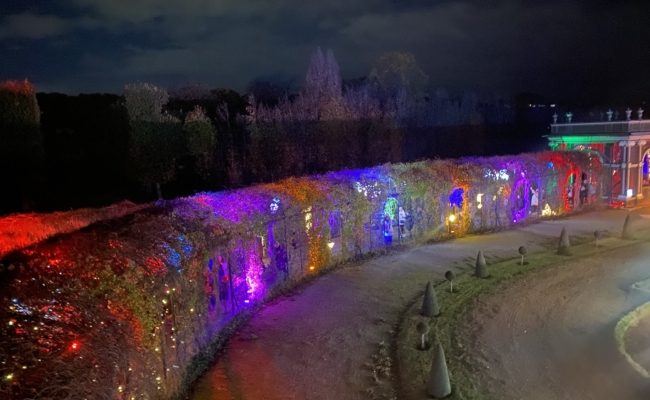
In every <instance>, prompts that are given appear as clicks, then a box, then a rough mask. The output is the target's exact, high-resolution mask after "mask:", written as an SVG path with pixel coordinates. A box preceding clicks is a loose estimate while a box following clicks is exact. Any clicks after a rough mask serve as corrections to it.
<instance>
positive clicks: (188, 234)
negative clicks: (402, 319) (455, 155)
mask: <svg viewBox="0 0 650 400" xmlns="http://www.w3.org/2000/svg"><path fill="white" fill-rule="evenodd" d="M590 162H591V167H590ZM597 165H598V164H597V160H595V159H594V160H590V159H589V156H588V155H586V154H582V153H568V152H545V153H537V154H522V155H518V156H511V157H492V158H472V159H463V160H434V161H421V162H417V163H412V164H397V165H391V164H386V165H383V166H378V167H374V168H367V169H361V170H346V171H338V172H332V173H328V174H325V175H321V176H309V177H303V178H292V179H286V180H283V181H280V182H276V183H271V184H265V185H259V186H253V187H249V188H246V189H241V190H236V191H228V192H216V193H201V194H197V195H195V196H192V197H187V198H181V199H177V200H173V201H167V202H159V203H158V204H157V205H156V206H155V207H152V208H148V209H146V210H143V211H141V212H138V213H135V214H132V215H130V216H127V217H124V218H121V219H116V220H113V221H111V222H104V223H102V224H100V225H97V226H95V227H92V228H90V229H85V230H83V231H79V232H76V233H73V234H69V235H66V236H61V237H59V238H58V239H55V240H51V241H48V242H45V243H42V244H39V245H35V246H33V247H31V248H27V249H25V250H22V251H19V252H17V253H13V254H11V255H9V256H7V257H5V259H3V260H2V261H1V263H2V265H1V266H0V271H1V272H0V291H1V292H2V293H3V296H2V297H1V298H0V303H1V304H0V323H1V324H2V326H4V327H6V329H3V330H0V359H1V360H8V362H6V363H2V364H0V375H1V376H3V377H5V379H3V380H2V381H1V382H0V385H1V386H0V395H6V394H11V395H12V396H14V398H16V399H19V398H49V397H55V398H56V397H65V396H66V395H71V394H74V395H75V396H77V395H78V396H81V397H88V398H120V397H124V398H131V397H132V396H133V397H135V398H151V399H166V398H170V397H172V396H174V395H176V394H178V393H179V392H180V391H182V390H184V389H186V388H187V383H188V382H189V381H191V377H193V376H195V375H196V373H197V372H198V371H199V369H200V368H199V367H200V366H204V365H205V363H201V362H200V360H201V359H202V358H201V355H202V354H206V352H209V349H210V348H211V347H210V344H211V343H215V342H217V341H218V340H219V339H220V338H221V334H222V330H223V329H224V327H225V326H226V325H227V324H228V323H229V322H230V321H232V320H233V318H236V317H237V316H239V315H242V313H245V312H246V311H247V310H250V309H251V308H252V307H254V306H255V305H257V304H260V303H261V302H263V301H264V300H265V299H267V298H268V297H269V296H270V295H271V294H272V293H274V292H275V291H277V290H279V289H281V288H284V287H288V286H292V285H294V284H296V283H297V282H299V281H301V280H302V279H304V278H306V277H308V276H310V275H312V274H315V273H318V272H319V271H320V270H322V269H324V268H327V267H329V266H332V265H334V264H336V263H338V262H341V261H344V260H347V259H350V258H352V257H355V256H358V255H361V254H364V253H369V252H374V251H377V250H382V249H384V248H385V247H386V246H390V245H392V244H394V243H397V242H399V241H400V240H402V241H417V240H424V239H431V238H433V239H435V238H445V237H449V236H458V235H463V234H465V233H466V232H468V231H479V230H484V229H492V228H499V227H507V226H510V225H513V224H518V223H521V222H522V221H526V220H531V219H537V218H540V217H542V214H540V213H537V212H532V210H531V208H530V198H529V197H528V196H529V194H528V193H529V191H530V187H534V188H538V189H539V191H540V195H539V197H540V205H541V207H544V208H545V209H546V210H547V212H545V214H544V215H553V213H555V214H556V215H557V214H565V213H569V212H571V211H572V210H573V209H572V208H571V207H570V205H568V204H567V201H566V198H565V193H566V190H564V189H566V187H563V186H562V185H566V184H568V182H573V183H572V184H574V185H575V184H578V182H579V181H580V179H576V177H580V178H582V177H583V175H582V174H583V173H584V177H585V178H586V179H588V180H589V181H590V182H592V183H593V184H594V185H595V186H596V187H597V186H598V184H599V182H600V180H601V176H600V168H598V167H597ZM572 175H573V176H574V178H573V179H570V178H571V176H572ZM574 192H575V191H574ZM479 195H480V196H479ZM479 200H480V201H479ZM592 200H593V201H597V199H595V198H594V199H592ZM479 204H480V207H479ZM399 207H402V208H403V209H404V210H405V212H406V213H407V214H408V216H407V218H406V223H405V224H404V225H405V226H404V228H403V232H402V233H399V232H400V231H399V222H400V221H399V212H397V213H395V212H394V209H395V208H397V209H399ZM548 210H550V211H548ZM452 214H453V215H454V218H450V216H451V215H452ZM452 219H453V222H452V221H451V220H452ZM389 237H391V238H392V240H388V238H389ZM391 243H392V244H391ZM8 376H9V377H10V379H9V378H6V377H8ZM10 397H11V396H10Z"/></svg>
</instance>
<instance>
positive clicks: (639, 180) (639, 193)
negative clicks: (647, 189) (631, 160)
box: [636, 140, 646, 200]
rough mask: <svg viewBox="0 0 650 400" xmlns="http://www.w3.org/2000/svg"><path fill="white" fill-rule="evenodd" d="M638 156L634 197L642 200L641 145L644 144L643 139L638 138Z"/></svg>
mask: <svg viewBox="0 0 650 400" xmlns="http://www.w3.org/2000/svg"><path fill="white" fill-rule="evenodd" d="M637 144H638V145H639V158H638V159H637V160H638V162H637V164H636V165H637V167H636V170H637V183H636V198H637V199H639V200H643V147H644V146H645V145H646V141H645V140H639V141H638V142H637Z"/></svg>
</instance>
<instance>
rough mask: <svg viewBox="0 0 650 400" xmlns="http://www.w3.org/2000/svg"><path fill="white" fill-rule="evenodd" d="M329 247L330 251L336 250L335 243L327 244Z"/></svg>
mask: <svg viewBox="0 0 650 400" xmlns="http://www.w3.org/2000/svg"><path fill="white" fill-rule="evenodd" d="M327 247H329V248H330V250H332V249H333V248H334V242H329V243H327Z"/></svg>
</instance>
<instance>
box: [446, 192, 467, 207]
mask: <svg viewBox="0 0 650 400" xmlns="http://www.w3.org/2000/svg"><path fill="white" fill-rule="evenodd" d="M463 193H465V190H464V189H463V188H456V189H454V190H453V191H452V192H451V194H450V195H449V205H450V206H451V207H458V209H459V210H460V209H462V208H463Z"/></svg>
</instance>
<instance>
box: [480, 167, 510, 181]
mask: <svg viewBox="0 0 650 400" xmlns="http://www.w3.org/2000/svg"><path fill="white" fill-rule="evenodd" d="M483 177H484V178H491V179H493V180H495V181H508V180H510V174H509V173H508V170H507V169H500V170H498V171H497V170H493V169H489V168H486V169H485V170H484V171H483Z"/></svg>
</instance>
